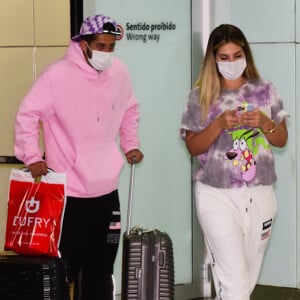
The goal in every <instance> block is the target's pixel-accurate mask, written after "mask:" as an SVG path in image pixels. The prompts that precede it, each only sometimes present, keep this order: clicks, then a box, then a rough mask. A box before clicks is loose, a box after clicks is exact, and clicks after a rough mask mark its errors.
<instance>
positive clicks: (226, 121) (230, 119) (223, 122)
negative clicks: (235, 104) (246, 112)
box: [216, 109, 239, 129]
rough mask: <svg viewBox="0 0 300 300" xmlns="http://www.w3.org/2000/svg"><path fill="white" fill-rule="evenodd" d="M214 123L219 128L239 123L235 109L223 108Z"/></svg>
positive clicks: (226, 127)
mask: <svg viewBox="0 0 300 300" xmlns="http://www.w3.org/2000/svg"><path fill="white" fill-rule="evenodd" d="M216 123H217V124H218V126H219V127H220V128H221V129H230V128H233V127H236V126H238V125H239V119H238V117H237V110H236V109H235V110H225V111H224V112H223V113H222V114H221V115H220V116H219V117H218V118H217V119H216Z"/></svg>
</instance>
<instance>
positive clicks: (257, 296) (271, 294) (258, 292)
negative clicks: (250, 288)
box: [251, 285, 300, 300]
mask: <svg viewBox="0 0 300 300" xmlns="http://www.w3.org/2000/svg"><path fill="white" fill-rule="evenodd" d="M251 300H300V290H296V289H290V288H282V287H271V286H263V285H257V286H256V288H255V290H254V292H253V293H252V296H251Z"/></svg>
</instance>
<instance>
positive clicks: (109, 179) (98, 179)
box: [74, 143, 124, 195]
mask: <svg viewBox="0 0 300 300" xmlns="http://www.w3.org/2000/svg"><path fill="white" fill-rule="evenodd" d="M123 164H124V159H123V157H122V155H121V153H120V150H119V148H118V147H117V145H116V144H115V143H106V144H103V143H101V144H99V143H91V144H77V145H76V161H75V165H74V171H75V172H76V173H77V175H78V178H80V181H81V182H82V184H83V186H84V187H85V189H86V192H87V193H88V194H89V195H101V194H104V193H109V192H111V191H112V190H113V189H116V188H117V184H118V180H119V176H120V172H121V169H122V167H123Z"/></svg>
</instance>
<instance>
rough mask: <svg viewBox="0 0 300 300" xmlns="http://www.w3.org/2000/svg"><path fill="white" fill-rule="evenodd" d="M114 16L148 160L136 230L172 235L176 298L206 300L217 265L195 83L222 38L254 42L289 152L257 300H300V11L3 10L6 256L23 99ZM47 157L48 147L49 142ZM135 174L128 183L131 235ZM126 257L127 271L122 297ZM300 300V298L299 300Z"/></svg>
mask: <svg viewBox="0 0 300 300" xmlns="http://www.w3.org/2000/svg"><path fill="white" fill-rule="evenodd" d="M95 13H103V14H106V15H109V16H111V17H113V18H115V19H116V20H117V21H118V22H119V23H120V24H121V25H122V28H123V36H122V39H121V40H120V41H118V43H117V47H116V53H115V55H117V56H118V57H120V58H121V59H122V60H123V61H124V62H125V63H126V65H127V66H128V69H129V71H130V74H131V79H132V84H133V87H134V89H135V92H136V95H137V98H138V99H139V102H140V109H141V119H140V137H141V147H142V149H143V152H144V154H145V159H144V161H143V163H142V164H141V165H139V166H138V167H137V168H136V177H135V190H134V207H133V220H132V223H133V224H136V225H141V226H143V227H146V228H159V229H161V230H164V231H166V232H168V233H169V235H170V236H171V238H172V241H173V247H174V258H175V283H176V299H177V300H187V299H196V298H200V297H201V296H203V295H204V294H207V298H209V293H210V291H208V290H204V287H203V282H204V281H205V280H204V279H203V277H204V275H206V273H205V272H204V271H203V268H204V266H206V261H205V256H204V249H203V242H202V236H201V231H200V228H199V226H198V222H197V218H196V216H195V212H194V201H193V200H194V199H193V180H192V175H193V172H194V169H195V167H196V166H195V162H194V160H193V159H191V157H190V156H189V155H188V153H187V151H186V149H185V146H184V143H183V141H182V140H181V139H180V136H179V127H180V123H181V115H182V112H183V108H184V105H185V102H186V99H187V95H188V93H189V91H190V89H191V87H192V85H193V82H194V81H195V78H196V76H197V73H198V71H199V68H200V66H201V61H202V58H203V53H204V49H205V46H206V43H207V39H208V36H209V33H210V31H211V30H212V29H213V28H214V27H215V26H217V25H219V24H221V23H232V24H235V25H237V26H238V27H240V28H241V29H242V31H243V32H244V33H245V35H246V37H247V39H248V41H249V42H250V46H251V49H252V51H253V54H254V59H255V62H256V65H257V67H258V70H259V72H260V74H261V77H263V78H265V79H269V80H271V81H272V82H273V83H274V84H275V85H276V87H277V88H278V89H279V91H280V93H281V95H282V98H283V101H284V105H285V109H286V110H287V111H288V112H289V114H290V117H289V119H288V122H287V126H288V131H289V140H288V144H287V146H286V147H285V148H284V149H274V153H275V159H276V171H277V175H278V181H277V183H276V184H275V193H276V196H277V217H276V220H275V223H274V229H273V233H272V238H271V241H270V245H269V248H268V250H267V252H266V256H265V260H264V263H263V268H262V272H261V275H260V278H259V282H258V286H257V288H256V289H255V291H254V293H253V296H252V298H251V299H253V300H254V299H255V300H258V299H265V300H269V299H270V300H271V299H272V300H276V299H282V300H284V299H298V298H299V296H297V289H300V259H299V255H298V253H299V246H300V230H299V229H298V228H299V226H300V223H299V220H300V213H299V209H298V208H299V204H300V199H299V194H298V188H297V187H298V186H299V179H298V170H299V168H300V163H299V158H298V154H297V153H298V152H299V151H297V149H298V148H299V134H297V132H299V130H300V123H299V122H296V121H295V120H296V119H297V116H298V115H300V106H299V101H297V100H299V96H300V46H299V42H300V0H285V1H282V0H252V1H247V0H191V1H176V2H175V1H173V0H164V1H161V0H152V1H145V0H131V1H130V5H128V1H123V0H115V1H113V2H111V1H103V0H85V1H76V0H72V1H70V0H51V1H40V0H22V1H18V0H1V2H0V93H1V97H2V105H1V111H0V132H1V142H0V178H1V180H0V190H1V194H0V247H1V245H3V244H4V238H5V227H6V214H7V192H8V184H9V174H10V170H11V168H19V167H20V166H21V165H20V164H16V161H14V153H13V125H14V117H15V113H16V111H17V108H18V105H19V103H20V101H21V99H22V98H23V97H24V95H25V94H26V92H27V90H28V89H29V88H30V86H31V85H32V83H33V82H34V80H35V78H36V77H37V76H38V75H39V74H40V72H41V71H42V70H43V69H44V68H45V67H46V66H47V65H48V64H49V63H51V62H52V61H54V60H56V59H58V58H60V57H61V56H62V55H63V54H64V52H65V50H66V48H67V46H68V42H69V39H70V36H71V35H72V34H73V33H74V32H75V30H77V29H78V23H79V22H80V20H81V19H82V18H83V17H84V16H87V15H89V14H95ZM41 146H42V142H41ZM129 172H130V168H129V166H127V165H126V166H125V167H124V169H123V171H122V174H121V178H120V189H119V191H120V197H121V209H122V228H123V229H124V228H125V223H126V211H127V199H128V185H129ZM121 251H122V245H120V249H119V254H118V257H117V261H116V264H115V282H116V295H117V296H116V299H119V298H120V296H119V294H120V284H121ZM296 297H298V298H296Z"/></svg>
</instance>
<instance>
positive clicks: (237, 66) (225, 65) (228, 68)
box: [216, 57, 247, 80]
mask: <svg viewBox="0 0 300 300" xmlns="http://www.w3.org/2000/svg"><path fill="white" fill-rule="evenodd" d="M216 63H217V66H218V70H219V72H220V74H221V75H222V76H223V77H224V78H226V79H227V80H236V79H238V78H239V77H240V76H241V75H242V74H243V73H244V71H245V69H246V67H247V62H246V58H245V57H243V58H242V59H239V60H235V61H232V62H231V61H217V62H216Z"/></svg>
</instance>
